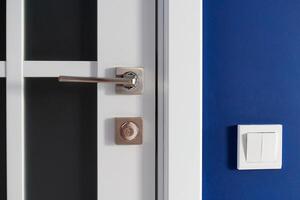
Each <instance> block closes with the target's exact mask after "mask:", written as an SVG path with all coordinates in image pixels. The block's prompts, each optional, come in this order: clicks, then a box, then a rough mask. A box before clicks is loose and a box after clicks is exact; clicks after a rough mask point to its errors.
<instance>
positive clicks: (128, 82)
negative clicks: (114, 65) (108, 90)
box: [58, 71, 138, 89]
mask: <svg viewBox="0 0 300 200" xmlns="http://www.w3.org/2000/svg"><path fill="white" fill-rule="evenodd" d="M58 81H60V82H78V83H113V84H120V85H123V86H124V87H125V88H128V89H131V88H134V87H135V86H136V84H137V82H138V76H137V74H136V73H134V72H131V71H129V72H126V73H125V74H123V76H122V78H98V77H80V76H59V77H58Z"/></svg>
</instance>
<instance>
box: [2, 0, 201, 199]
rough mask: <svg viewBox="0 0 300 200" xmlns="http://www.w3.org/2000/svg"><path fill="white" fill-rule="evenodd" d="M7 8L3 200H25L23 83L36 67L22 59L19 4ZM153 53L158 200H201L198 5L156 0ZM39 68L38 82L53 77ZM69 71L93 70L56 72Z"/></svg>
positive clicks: (89, 68) (78, 66) (82, 65)
mask: <svg viewBox="0 0 300 200" xmlns="http://www.w3.org/2000/svg"><path fill="white" fill-rule="evenodd" d="M6 8H7V11H8V12H7V25H6V26H7V28H6V31H7V33H8V32H9V33H10V34H7V51H6V54H7V62H5V61H0V77H6V81H7V85H9V83H12V84H13V85H14V86H15V88H14V90H9V91H7V200H25V184H24V180H25V173H24V168H25V165H24V122H23V121H24V106H23V105H24V94H23V92H22V91H23V87H24V83H23V77H25V76H27V77H35V76H38V74H35V72H36V71H37V69H38V66H39V62H38V61H36V62H29V61H24V59H23V57H24V49H23V44H24V30H23V24H24V23H23V20H24V0H7V2H6ZM157 47H158V48H157V186H156V187H157V199H158V200H182V199H187V200H199V199H200V200H201V199H202V1H201V0H185V1H182V0H157ZM43 64H44V65H45V66H46V67H45V68H43V70H45V71H43V72H40V73H39V76H40V74H41V73H44V74H45V76H46V75H47V77H49V75H50V76H53V77H55V76H57V75H58V74H57V71H55V70H51V67H53V65H51V64H50V63H49V66H47V63H46V64H45V63H43ZM56 64H57V65H56V66H65V65H66V63H65V62H63V63H62V62H60V61H57V63H56ZM70 65H72V66H75V68H73V69H72V73H73V74H75V75H76V73H79V72H80V74H82V73H85V74H86V75H87V76H88V75H90V74H91V73H92V72H93V70H94V68H95V66H96V65H97V64H96V63H95V62H79V63H78V62H68V63H67V67H66V68H59V69H60V70H62V71H64V70H66V69H68V70H70V68H68V66H70ZM56 70H57V69H56ZM54 71H55V72H54ZM16 105H18V106H16ZM12 112H13V114H11V113H12ZM16 114H18V115H16ZM187 119H188V120H187Z"/></svg>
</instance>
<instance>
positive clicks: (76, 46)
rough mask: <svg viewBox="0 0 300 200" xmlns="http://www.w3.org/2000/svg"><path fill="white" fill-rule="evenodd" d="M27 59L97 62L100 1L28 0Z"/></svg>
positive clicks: (26, 14)
mask: <svg viewBox="0 0 300 200" xmlns="http://www.w3.org/2000/svg"><path fill="white" fill-rule="evenodd" d="M25 2H26V6H25V7H26V13H25V16H26V18H25V19H26V23H25V24H26V29H25V33H26V34H25V36H26V44H25V46H26V48H25V50H26V51H25V52H26V56H25V57H26V60H85V61H95V60H97V0H26V1H25Z"/></svg>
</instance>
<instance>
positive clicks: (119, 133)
mask: <svg viewBox="0 0 300 200" xmlns="http://www.w3.org/2000/svg"><path fill="white" fill-rule="evenodd" d="M115 125H116V144H123V145H134V144H142V143H143V118H141V117H122V118H115Z"/></svg>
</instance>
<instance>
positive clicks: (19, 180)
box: [6, 0, 25, 200]
mask: <svg viewBox="0 0 300 200" xmlns="http://www.w3.org/2000/svg"><path fill="white" fill-rule="evenodd" d="M6 9H7V12H6V13H7V19H6V20H7V21H6V24H7V25H6V32H7V34H6V37H7V39H6V40H7V47H6V52H7V56H6V61H7V62H6V63H7V65H6V81H7V84H6V85H7V86H6V87H7V95H6V96H7V97H6V98H7V112H6V113H7V200H24V199H25V190H24V171H25V169H24V80H23V57H24V52H23V49H24V48H23V44H24V43H23V41H24V40H23V36H24V30H23V26H24V23H23V20H24V0H7V7H6Z"/></svg>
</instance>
